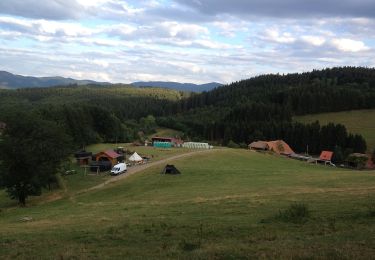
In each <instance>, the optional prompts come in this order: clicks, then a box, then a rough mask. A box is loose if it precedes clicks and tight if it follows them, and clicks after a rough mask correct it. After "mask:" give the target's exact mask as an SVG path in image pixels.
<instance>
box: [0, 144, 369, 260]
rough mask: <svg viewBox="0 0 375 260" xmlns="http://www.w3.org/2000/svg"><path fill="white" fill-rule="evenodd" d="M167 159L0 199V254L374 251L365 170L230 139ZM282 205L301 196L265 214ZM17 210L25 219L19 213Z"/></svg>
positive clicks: (354, 254)
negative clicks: (27, 203)
mask: <svg viewBox="0 0 375 260" xmlns="http://www.w3.org/2000/svg"><path fill="white" fill-rule="evenodd" d="M174 164H175V165H176V167H177V168H178V169H179V170H180V171H181V172H182V174H181V175H178V176H169V175H161V174H160V171H161V168H162V167H161V166H160V167H153V168H150V169H148V170H146V171H144V172H142V173H139V174H136V175H133V176H130V177H129V178H127V179H125V180H123V181H120V182H118V183H112V184H109V185H108V186H107V187H105V188H103V189H100V190H95V191H91V192H88V193H85V194H80V195H77V196H73V197H69V198H64V199H61V200H57V201H53V202H50V203H44V204H40V205H36V206H33V207H29V208H5V209H3V210H2V211H1V213H0V226H1V231H0V232H1V234H0V258H9V259H13V258H30V256H33V257H35V258H36V257H37V258H62V259H69V258H97V259H107V258H119V259H120V258H122V259H123V258H129V259H166V258H167V259H170V258H181V259H247V258H279V259H280V258H288V259H290V258H325V259H327V258H330V259H331V258H336V259H343V258H344V259H345V258H346V259H353V258H356V259H357V258H363V259H369V258H372V257H373V255H374V253H375V242H374V240H373V237H374V235H375V217H374V216H373V215H372V213H371V212H372V210H373V208H372V207H373V205H374V204H373V203H374V201H375V193H374V192H375V189H374V188H373V187H374V184H375V173H374V172H365V171H363V172H358V171H349V170H342V169H335V168H330V167H324V166H319V165H310V164H306V163H303V162H299V161H293V160H289V159H286V158H279V157H276V156H272V155H267V154H259V153H255V152H250V151H246V150H235V149H220V150H214V151H212V152H210V153H207V154H199V155H196V156H193V157H191V158H184V159H180V160H177V161H175V162H174ZM292 205H300V206H301V205H304V206H303V207H300V206H299V209H297V210H296V212H297V216H298V217H297V218H299V217H300V216H302V219H307V220H308V221H301V222H299V221H288V219H286V220H287V221H284V220H285V219H284V220H283V221H280V219H277V217H275V216H278V214H279V213H280V212H284V213H285V212H288V210H290V209H291V208H293V206H292ZM301 209H302V210H301ZM304 209H308V214H305V213H306V212H305V210H304ZM292 211H293V212H294V209H292ZM302 211H303V212H305V213H303V214H300V213H301V212H302ZM298 212H299V213H298ZM288 214H289V213H288ZM288 214H287V215H288ZM293 214H294V213H293ZM293 214H292V215H293ZM24 216H29V217H32V218H33V221H30V222H21V221H20V218H22V217H24Z"/></svg>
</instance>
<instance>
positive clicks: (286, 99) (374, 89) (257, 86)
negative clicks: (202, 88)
mask: <svg viewBox="0 0 375 260" xmlns="http://www.w3.org/2000/svg"><path fill="white" fill-rule="evenodd" d="M249 102H261V103H264V104H267V103H268V104H269V103H272V104H275V105H282V106H284V107H288V109H290V112H291V113H293V114H298V115H301V114H312V113H321V112H336V111H344V110H351V109H362V108H373V107H375V69H373V68H361V67H342V68H332V69H324V70H314V71H312V72H305V73H295V74H287V75H280V74H269V75H262V76H258V77H254V78H250V79H247V80H242V81H239V82H234V83H232V84H230V85H227V86H223V87H219V88H216V89H214V90H212V91H209V92H206V93H202V94H199V95H194V96H192V97H191V98H189V99H187V100H186V101H185V103H184V104H183V105H182V106H183V107H184V108H187V109H188V110H189V109H191V108H197V107H204V106H212V105H213V106H219V107H222V106H226V107H233V106H235V105H238V104H240V103H242V104H246V103H249Z"/></svg>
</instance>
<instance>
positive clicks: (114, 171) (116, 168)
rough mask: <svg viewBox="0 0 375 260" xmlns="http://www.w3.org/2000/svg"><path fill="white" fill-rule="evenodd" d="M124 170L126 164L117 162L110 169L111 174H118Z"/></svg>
mask: <svg viewBox="0 0 375 260" xmlns="http://www.w3.org/2000/svg"><path fill="white" fill-rule="evenodd" d="M124 172H126V164H125V163H119V164H116V165H115V166H113V168H112V170H111V175H119V174H121V173H124Z"/></svg>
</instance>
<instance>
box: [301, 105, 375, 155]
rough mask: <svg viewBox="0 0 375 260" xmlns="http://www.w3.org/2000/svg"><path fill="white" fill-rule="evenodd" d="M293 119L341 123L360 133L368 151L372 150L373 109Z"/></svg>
mask: <svg viewBox="0 0 375 260" xmlns="http://www.w3.org/2000/svg"><path fill="white" fill-rule="evenodd" d="M295 120H297V121H299V122H303V123H311V122H315V121H317V120H318V121H319V122H320V123H321V124H327V123H329V122H333V123H336V124H338V123H340V124H343V125H345V126H346V127H347V129H348V131H349V132H351V133H357V134H361V135H362V136H363V137H364V138H365V140H366V142H367V146H368V151H371V152H372V151H373V150H374V148H375V109H368V110H353V111H344V112H337V113H323V114H314V115H306V116H298V117H295Z"/></svg>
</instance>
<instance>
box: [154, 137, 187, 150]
mask: <svg viewBox="0 0 375 260" xmlns="http://www.w3.org/2000/svg"><path fill="white" fill-rule="evenodd" d="M182 144H183V141H182V140H181V139H178V138H174V137H159V136H155V137H152V146H154V147H162V148H170V147H181V145H182Z"/></svg>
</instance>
